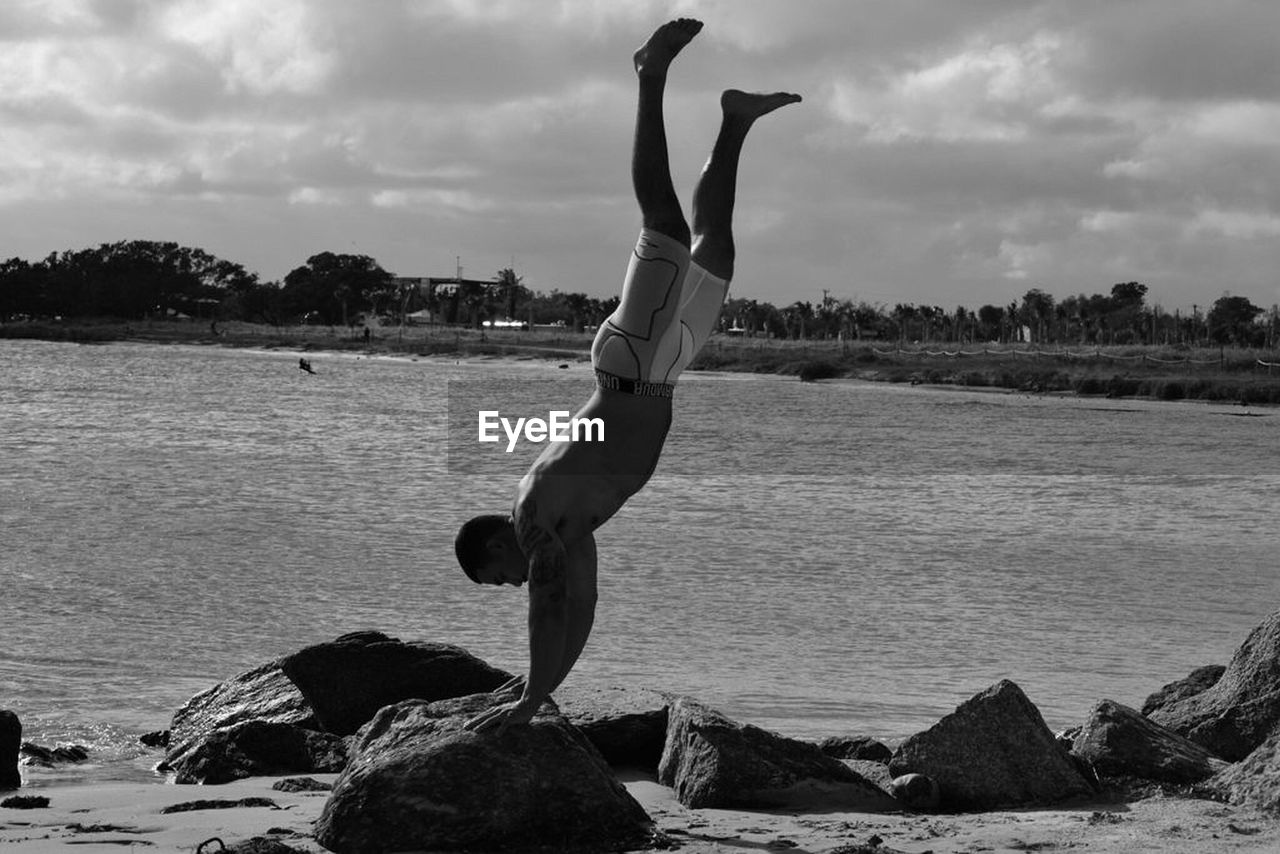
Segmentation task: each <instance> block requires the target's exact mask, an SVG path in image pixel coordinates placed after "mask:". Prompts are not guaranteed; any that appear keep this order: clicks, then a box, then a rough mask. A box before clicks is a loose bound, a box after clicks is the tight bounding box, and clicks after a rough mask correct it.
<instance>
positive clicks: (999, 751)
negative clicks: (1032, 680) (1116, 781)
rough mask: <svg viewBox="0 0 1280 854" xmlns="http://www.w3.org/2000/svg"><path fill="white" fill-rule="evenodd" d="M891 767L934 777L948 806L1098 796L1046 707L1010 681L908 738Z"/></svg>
mask: <svg viewBox="0 0 1280 854" xmlns="http://www.w3.org/2000/svg"><path fill="white" fill-rule="evenodd" d="M889 770H890V771H891V772H892V773H893V775H894V777H899V776H901V775H903V774H925V775H927V776H929V777H931V778H933V779H934V780H935V781H937V783H938V787H939V790H940V794H941V803H942V806H943V807H944V808H947V809H957V810H982V809H991V808H996V807H1006V806H1030V805H1043V804H1052V803H1056V802H1058V801H1062V800H1066V799H1067V798H1071V797H1075V796H1078V795H1087V794H1091V793H1092V792H1093V786H1092V784H1091V782H1090V781H1089V780H1088V779H1087V778H1086V777H1085V776H1084V774H1083V773H1082V772H1081V771H1080V769H1079V768H1077V767H1076V764H1075V763H1074V762H1073V761H1072V759H1071V756H1070V755H1069V754H1068V753H1067V751H1066V749H1065V748H1063V747H1062V746H1061V745H1059V744H1058V741H1057V739H1056V738H1055V737H1054V735H1053V733H1052V732H1051V731H1050V730H1049V727H1048V726H1046V725H1045V722H1044V718H1043V717H1042V716H1041V715H1040V710H1039V709H1037V708H1036V707H1035V705H1034V704H1033V703H1032V702H1031V701H1030V700H1029V699H1027V695H1026V694H1024V693H1023V692H1022V689H1021V688H1019V687H1018V686H1017V685H1015V684H1014V683H1013V682H1010V681H1009V680H1007V679H1004V680H1001V681H1000V682H997V683H996V684H995V685H993V686H992V687H990V688H988V689H987V690H986V691H983V692H981V693H979V694H976V695H974V696H973V697H971V698H970V699H968V700H966V701H965V702H964V703H961V704H960V706H958V707H957V708H956V710H955V711H954V712H952V713H951V714H949V715H947V716H946V717H944V718H942V720H940V721H938V722H937V723H936V724H934V725H933V726H932V727H931V728H930V729H928V730H926V731H925V732H922V733H917V734H916V735H913V736H911V737H910V738H908V739H907V740H906V741H904V742H903V743H902V744H901V745H899V747H898V749H897V751H896V752H895V753H894V755H893V759H892V760H891V761H890V762H889Z"/></svg>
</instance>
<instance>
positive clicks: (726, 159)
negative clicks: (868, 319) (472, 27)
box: [455, 18, 800, 730]
mask: <svg viewBox="0 0 1280 854" xmlns="http://www.w3.org/2000/svg"><path fill="white" fill-rule="evenodd" d="M701 29H702V24H701V23H700V22H698V21H694V20H690V19H687V18H682V19H680V20H676V21H671V22H670V23H667V24H664V25H662V26H661V27H659V28H658V29H657V30H656V31H655V32H654V33H653V35H652V36H650V37H649V40H648V41H647V42H645V44H644V45H643V46H642V47H641V48H640V49H639V50H638V51H636V53H635V57H634V60H635V69H636V75H637V77H638V78H639V87H640V95H639V105H638V108H637V112H636V131H635V147H634V150H633V152H632V162H631V179H632V183H633V185H634V187H635V194H636V200H637V201H638V202H639V204H640V212H641V215H642V219H643V228H642V230H641V232H640V239H639V242H638V243H637V244H636V248H635V251H634V252H633V253H632V256H631V262H630V266H629V267H628V270H627V277H626V279H625V281H624V284H623V288H622V300H621V302H620V304H619V305H618V308H617V310H616V311H614V313H613V314H612V315H611V316H610V317H609V319H608V320H606V321H605V322H604V323H603V324H602V325H601V327H600V331H599V332H598V333H597V335H596V338H595V341H594V342H593V344H592V346H591V361H592V364H593V365H594V367H595V372H596V386H597V388H596V391H595V392H594V394H592V396H591V399H590V400H588V401H587V403H586V405H585V406H584V407H583V408H582V409H581V410H580V411H579V412H578V413H577V417H579V418H599V419H602V420H603V421H604V424H605V431H604V432H605V437H604V440H603V441H593V442H587V441H580V442H579V441H575V442H566V443H551V444H549V445H548V446H547V449H546V450H545V451H543V452H542V454H541V455H540V456H539V457H538V459H537V460H536V461H535V462H534V463H533V465H532V466H531V467H530V469H529V471H528V473H527V474H525V476H524V478H523V479H522V480H521V481H520V485H519V488H518V490H517V492H516V500H515V505H514V508H513V509H512V512H511V515H510V516H493V515H490V516H477V517H476V518H474V519H471V520H469V521H468V522H466V523H465V524H464V525H463V526H462V528H461V529H460V530H459V532H458V536H457V540H456V542H455V548H456V551H457V556H458V562H459V563H460V564H461V565H462V568H463V570H464V571H465V572H466V573H467V575H468V577H470V578H471V580H473V581H475V582H477V583H480V584H512V585H515V586H517V587H518V586H520V585H521V584H523V583H524V582H525V581H528V582H529V675H528V677H527V678H526V679H525V680H524V686H523V691H522V693H521V695H520V698H519V699H518V700H516V701H514V702H509V703H505V704H501V705H498V706H495V707H494V708H492V709H489V710H488V711H486V712H484V713H483V714H481V715H479V716H478V717H476V718H474V719H473V720H471V721H469V722H468V724H467V726H468V727H469V728H471V729H476V730H486V729H490V728H494V727H496V728H498V729H503V728H505V727H507V726H509V725H511V724H518V723H525V722H527V721H528V720H529V719H530V718H532V717H533V715H534V713H535V712H536V711H537V710H538V707H539V706H540V705H541V704H542V701H543V700H544V699H546V698H547V697H548V696H550V694H551V692H552V691H554V690H555V689H556V687H557V686H558V685H559V684H560V683H561V681H562V680H563V679H564V678H565V676H567V675H568V673H569V671H570V669H572V668H573V665H574V663H575V662H576V661H577V660H578V656H579V655H580V654H581V653H582V649H583V647H584V646H585V645H586V642H587V636H588V635H589V634H590V633H591V626H592V622H593V621H594V619H595V606H596V543H595V538H594V537H593V536H592V532H593V531H595V529H596V528H598V527H600V526H601V525H603V524H604V523H605V522H606V521H608V519H609V518H610V517H612V516H613V514H615V513H617V512H618V510H619V509H620V508H621V507H622V505H623V504H624V503H625V502H626V501H627V499H628V498H630V497H631V496H632V495H634V494H635V493H636V492H638V491H639V490H640V488H641V487H643V486H644V485H645V483H646V482H647V481H648V480H649V477H650V475H652V474H653V470H654V468H655V466H656V465H657V463H658V456H659V455H660V454H661V452H662V445H663V442H664V441H665V440H666V437H667V431H668V429H669V428H670V426H671V397H672V391H673V388H674V383H675V380H676V377H677V376H679V374H680V372H681V371H682V370H684V368H685V366H687V365H688V364H689V362H690V360H692V359H693V357H694V355H695V354H696V353H697V352H698V350H699V348H701V347H702V345H703V343H705V342H706V340H707V338H708V337H709V336H710V334H711V332H712V330H713V329H714V327H715V323H716V320H717V319H718V317H719V314H720V306H721V304H722V303H723V301H724V297H725V293H726V292H727V291H728V288H729V280H730V278H732V276H733V258H734V247H733V235H732V232H731V222H732V218H733V203H734V190H735V185H736V183H737V174H738V157H739V155H740V153H741V151H742V143H743V140H744V139H746V136H747V131H748V130H750V128H751V125H752V123H753V122H755V120H756V119H758V118H759V117H760V116H763V115H765V114H766V113H769V112H772V111H773V110H776V109H777V108H779V107H781V106H784V105H786V104H791V103H794V102H796V101H799V100H800V96H799V95H793V94H789V93H786V92H776V93H772V94H749V93H746V92H740V91H737V90H733V89H730V90H728V91H726V92H724V93H723V94H722V95H721V96H720V107H721V112H722V120H721V125H720V131H719V135H718V137H717V138H716V142H715V146H714V148H713V149H712V151H711V157H710V159H709V160H708V161H707V164H706V166H705V167H704V169H703V171H702V175H701V177H700V178H699V180H698V184H697V187H696V188H695V189H694V195H693V230H692V234H691V233H690V228H689V224H688V223H687V222H686V221H685V218H684V213H683V212H682V211H681V208H680V202H679V199H678V198H677V197H676V193H675V189H674V187H673V186H672V182H671V170H670V166H669V164H668V161H667V139H666V129H665V126H664V123H663V112H662V100H663V92H664V90H665V88H666V81H667V68H668V66H669V65H670V64H671V61H672V60H673V59H674V58H675V56H676V54H678V53H679V52H680V50H681V48H683V47H684V46H685V45H686V44H688V43H689V42H690V40H692V39H693V37H694V36H696V35H697V34H698V31H699V30H701ZM691 250H692V251H691ZM517 681H518V680H517Z"/></svg>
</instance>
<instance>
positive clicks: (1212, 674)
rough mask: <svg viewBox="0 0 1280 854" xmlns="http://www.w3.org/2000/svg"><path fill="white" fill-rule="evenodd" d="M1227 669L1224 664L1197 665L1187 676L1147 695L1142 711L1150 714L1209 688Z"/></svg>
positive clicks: (1216, 682)
mask: <svg viewBox="0 0 1280 854" xmlns="http://www.w3.org/2000/svg"><path fill="white" fill-rule="evenodd" d="M1226 669H1227V668H1226V666H1225V665H1222V664H1206V665H1205V666H1204V667H1197V668H1196V669H1195V670H1192V671H1191V673H1189V674H1188V675H1187V676H1186V677H1185V678H1183V679H1179V680H1178V681H1176V682H1170V683H1169V684H1168V685H1165V686H1164V687H1163V688H1161V689H1160V690H1159V691H1157V692H1155V693H1154V694H1152V695H1150V696H1149V697H1147V699H1146V700H1144V701H1143V703H1142V713H1143V714H1144V715H1150V714H1151V713H1152V712H1154V711H1155V710H1156V709H1162V708H1164V707H1165V706H1167V705H1169V704H1170V703H1176V702H1178V701H1179V700H1185V699H1186V698H1188V697H1194V696H1195V695H1196V694H1201V693H1203V692H1205V691H1207V690H1209V689H1210V688H1212V687H1213V686H1214V685H1216V684H1218V680H1219V679H1221V678H1222V674H1223V672H1225V671H1226Z"/></svg>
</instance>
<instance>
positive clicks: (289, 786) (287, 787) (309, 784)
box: [271, 777, 333, 792]
mask: <svg viewBox="0 0 1280 854" xmlns="http://www.w3.org/2000/svg"><path fill="white" fill-rule="evenodd" d="M271 788H273V789H275V790H276V791H277V792H331V791H333V785H332V784H330V783H322V782H320V781H319V780H316V779H313V778H311V777H286V778H285V779H283V780H277V781H275V782H274V783H272V784H271Z"/></svg>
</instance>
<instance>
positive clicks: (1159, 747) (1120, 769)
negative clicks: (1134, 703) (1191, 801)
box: [1071, 700, 1226, 784]
mask: <svg viewBox="0 0 1280 854" xmlns="http://www.w3.org/2000/svg"><path fill="white" fill-rule="evenodd" d="M1071 749H1072V752H1073V753H1075V754H1076V755H1077V756H1079V757H1081V758H1083V759H1085V760H1086V761H1088V762H1089V763H1090V764H1091V765H1092V766H1093V768H1094V770H1096V771H1097V772H1098V774H1099V775H1100V776H1102V777H1136V778H1139V779H1142V780H1152V781H1155V782H1159V783H1175V784H1184V783H1198V782H1200V781H1201V780H1204V779H1205V778H1207V777H1211V776H1212V775H1213V774H1215V773H1217V772H1218V771H1221V770H1222V769H1223V768H1225V767H1226V763H1225V762H1223V761H1222V760H1221V759H1218V758H1217V757H1215V756H1214V755H1213V754H1211V753H1210V752H1209V751H1208V750H1206V749H1205V748H1203V747H1201V746H1200V745H1198V744H1196V743H1195V742H1192V741H1188V740H1187V739H1185V738H1183V737H1182V736H1180V735H1178V734H1177V733H1175V732H1172V731H1170V730H1167V729H1165V728H1164V727H1162V726H1160V725H1159V724H1157V723H1154V722H1152V721H1151V720H1149V719H1147V718H1145V717H1143V716H1142V714H1141V713H1139V712H1138V711H1137V710H1135V709H1131V708H1129V707H1128V706H1122V705H1121V704H1119V703H1116V702H1113V701H1111V700H1103V701H1102V702H1100V703H1098V705H1096V706H1094V708H1093V711H1092V712H1091V713H1090V714H1089V720H1088V721H1087V722H1086V723H1085V725H1084V726H1083V727H1082V728H1081V730H1080V733H1079V734H1078V735H1077V736H1076V738H1075V741H1074V742H1073V743H1072V747H1071Z"/></svg>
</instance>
